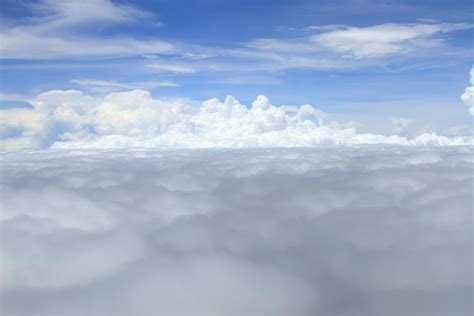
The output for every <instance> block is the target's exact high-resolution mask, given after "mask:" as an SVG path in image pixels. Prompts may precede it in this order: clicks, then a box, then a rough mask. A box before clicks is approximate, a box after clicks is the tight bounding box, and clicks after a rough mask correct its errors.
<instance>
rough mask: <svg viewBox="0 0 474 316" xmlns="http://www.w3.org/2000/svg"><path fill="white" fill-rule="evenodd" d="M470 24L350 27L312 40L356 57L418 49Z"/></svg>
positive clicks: (440, 41) (324, 33)
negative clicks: (442, 35) (441, 35)
mask: <svg viewBox="0 0 474 316" xmlns="http://www.w3.org/2000/svg"><path fill="white" fill-rule="evenodd" d="M472 27H473V25H472V24H467V23H455V24H448V23H441V24H434V23H429V24H420V23H415V24H394V23H390V24H381V25H375V26H369V27H346V28H344V29H338V30H332V31H329V32H323V33H321V34H317V35H313V36H312V37H311V41H312V42H314V43H316V44H317V45H320V46H322V47H325V48H329V49H330V50H333V51H335V52H338V53H341V54H343V56H347V57H353V58H356V59H363V58H374V57H383V56H386V55H392V54H400V53H406V52H408V51H410V50H413V49H414V48H420V47H434V46H439V45H440V44H442V39H441V38H440V37H437V35H440V34H445V33H450V32H454V31H457V30H463V29H469V28H472Z"/></svg>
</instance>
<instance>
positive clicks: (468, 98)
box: [461, 67, 474, 116]
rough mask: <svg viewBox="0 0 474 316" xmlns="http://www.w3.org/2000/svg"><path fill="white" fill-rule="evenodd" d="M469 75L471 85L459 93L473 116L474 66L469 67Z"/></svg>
mask: <svg viewBox="0 0 474 316" xmlns="http://www.w3.org/2000/svg"><path fill="white" fill-rule="evenodd" d="M469 76H470V80H469V81H470V83H471V85H470V86H469V87H467V88H466V90H465V91H464V93H463V94H462V95H461V100H462V102H464V104H465V105H466V106H467V108H468V109H469V113H471V115H473V116H474V67H472V68H471V71H470V72H469Z"/></svg>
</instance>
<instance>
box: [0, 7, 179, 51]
mask: <svg viewBox="0 0 474 316" xmlns="http://www.w3.org/2000/svg"><path fill="white" fill-rule="evenodd" d="M26 8H27V9H29V13H30V16H29V17H25V18H20V19H18V20H14V21H12V20H8V21H6V20H4V21H2V24H3V28H2V31H1V32H0V35H1V38H2V46H1V49H0V57H1V58H4V59H22V58H23V59H54V58H80V57H113V56H135V55H140V54H158V53H169V52H171V51H173V50H174V49H175V48H174V46H173V44H171V43H169V42H166V41H162V40H159V39H146V40H143V39H139V38H134V37H131V36H128V35H126V34H116V35H113V36H110V35H109V36H100V35H99V34H98V32H97V29H94V32H87V30H88V29H90V28H91V27H94V26H100V27H101V28H104V27H105V28H106V27H108V26H111V25H117V24H122V23H134V22H136V21H138V20H139V19H141V20H143V19H144V18H146V19H149V20H155V19H156V17H155V16H153V15H152V14H151V13H148V12H145V11H142V10H139V9H137V8H135V7H133V6H130V5H123V4H119V3H116V2H112V1H110V0H83V1H71V0H65V1H59V0H42V1H39V2H35V3H30V4H26Z"/></svg>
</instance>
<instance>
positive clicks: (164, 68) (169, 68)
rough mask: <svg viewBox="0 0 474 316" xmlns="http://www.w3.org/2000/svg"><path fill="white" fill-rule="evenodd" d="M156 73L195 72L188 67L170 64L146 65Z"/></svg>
mask: <svg viewBox="0 0 474 316" xmlns="http://www.w3.org/2000/svg"><path fill="white" fill-rule="evenodd" d="M147 66H148V67H150V68H151V69H153V70H154V71H156V72H172V73H184V74H186V73H193V72H195V71H196V70H195V69H194V68H192V67H190V66H186V65H181V64H172V63H153V64H149V65H147Z"/></svg>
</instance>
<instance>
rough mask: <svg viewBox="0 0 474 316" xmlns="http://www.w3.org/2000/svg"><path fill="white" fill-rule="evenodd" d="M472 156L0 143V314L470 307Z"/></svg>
mask: <svg viewBox="0 0 474 316" xmlns="http://www.w3.org/2000/svg"><path fill="white" fill-rule="evenodd" d="M235 102H236V101H235V100H233V99H230V98H229V99H228V100H226V103H220V102H218V101H213V102H210V103H208V104H207V108H208V109H209V110H211V109H212V108H213V107H216V106H218V107H219V106H220V107H223V108H224V109H225V104H227V105H229V104H232V105H233V106H237V105H236V104H235ZM267 102H268V101H267V100H265V99H263V98H260V101H259V102H258V106H261V105H263V104H265V103H267ZM267 105H268V106H269V107H270V105H269V104H267ZM242 110H243V109H242ZM258 110H261V109H258ZM211 113H213V112H211ZM217 119H219V118H218V117H216V120H217ZM277 125H278V124H277ZM473 154H474V152H473V149H472V147H470V146H467V147H400V146H380V145H379V146H358V147H332V148H324V149H318V148H306V149H305V148H300V149H296V148H293V149H234V150H229V149H226V150H224V149H219V150H218V149H212V150H154V149H153V150H151V149H149V150H144V149H142V150H84V149H83V150H72V151H66V150H47V151H16V152H4V153H2V154H1V159H2V170H1V172H2V181H1V183H0V189H1V190H0V192H1V212H0V215H1V217H0V229H1V235H2V236H1V237H2V238H0V246H1V254H2V256H1V275H2V277H1V282H0V286H1V291H0V300H1V302H2V304H1V305H0V311H1V313H2V314H5V315H84V314H87V315H108V314H117V315H150V314H153V315H177V314H180V315H183V314H185V315H189V314H194V315H195V314H199V315H229V314H230V315H232V314H235V315H265V314H266V315H362V314H363V315H436V314H439V315H470V313H471V312H472V305H471V304H472V294H473V286H474V280H473V271H472V267H473V261H472V260H473V259H472V246H473V244H472V243H473V240H472V202H473V195H472V194H473V192H472V186H473V185H474V176H473V175H474V172H473V168H474V166H473V161H472V155H473Z"/></svg>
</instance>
